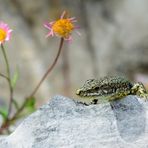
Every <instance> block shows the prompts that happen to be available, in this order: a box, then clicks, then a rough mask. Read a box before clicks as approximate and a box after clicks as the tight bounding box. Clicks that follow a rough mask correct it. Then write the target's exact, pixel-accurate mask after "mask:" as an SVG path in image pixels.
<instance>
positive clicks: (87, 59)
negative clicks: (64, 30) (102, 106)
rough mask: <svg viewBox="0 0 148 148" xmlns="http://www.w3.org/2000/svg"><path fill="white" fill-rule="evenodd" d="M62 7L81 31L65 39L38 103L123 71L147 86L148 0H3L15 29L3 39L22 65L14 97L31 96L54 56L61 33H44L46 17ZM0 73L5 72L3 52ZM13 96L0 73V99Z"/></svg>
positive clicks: (14, 64) (1, 9) (0, 4)
mask: <svg viewBox="0 0 148 148" xmlns="http://www.w3.org/2000/svg"><path fill="white" fill-rule="evenodd" d="M63 10H66V11H68V13H69V15H70V16H71V17H72V16H75V17H76V18H77V19H78V25H79V26H80V30H79V32H80V33H81V36H78V35H77V34H75V33H73V42H72V43H71V44H67V43H65V44H64V47H63V50H62V54H61V56H60V59H59V60H58V63H57V65H56V67H55V69H54V70H53V71H52V73H51V74H50V75H49V76H48V78H47V79H46V81H45V82H44V83H43V85H42V86H41V88H40V89H39V91H38V92H37V94H36V97H37V99H38V102H37V104H38V105H41V104H43V103H45V102H46V101H47V100H48V99H50V98H51V96H54V95H57V94H61V95H65V96H69V97H72V98H73V97H75V90H76V89H77V88H79V87H80V86H81V85H82V84H83V83H84V81H85V80H87V79H90V78H100V77H102V76H106V75H124V76H126V77H128V78H129V79H131V80H132V81H142V82H143V83H144V84H145V86H146V87H148V1H147V0H0V20H3V21H4V22H5V23H8V24H9V26H10V27H11V28H12V29H13V33H12V38H11V40H10V42H7V43H6V44H5V48H6V50H7V54H8V57H9V61H10V65H11V71H12V73H13V72H14V71H15V69H16V68H18V69H19V73H20V76H19V80H18V82H17V86H16V89H15V98H17V99H18V100H20V102H21V100H22V99H23V98H24V97H26V96H28V95H29V94H30V93H31V92H32V91H33V89H34V87H35V86H36V85H37V83H38V82H39V80H40V79H41V77H42V76H43V74H44V72H45V71H46V70H47V68H48V66H49V65H51V63H52V61H53V60H54V58H55V56H56V54H57V51H58V46H59V41H60V40H59V39H58V38H45V36H46V34H47V32H48V30H47V29H45V28H44V27H43V23H44V22H46V21H53V20H56V19H58V18H59V17H60V15H61V13H62V12H63ZM0 72H2V73H4V72H5V67H4V60H3V57H2V55H1V51H0ZM8 97H9V91H8V86H7V82H6V81H5V80H3V79H2V78H0V101H1V104H5V103H6V102H5V100H7V98H8Z"/></svg>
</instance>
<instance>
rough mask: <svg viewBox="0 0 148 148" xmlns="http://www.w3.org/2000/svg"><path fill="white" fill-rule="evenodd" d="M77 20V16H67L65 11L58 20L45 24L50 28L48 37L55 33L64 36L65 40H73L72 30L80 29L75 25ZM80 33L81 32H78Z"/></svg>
mask: <svg viewBox="0 0 148 148" xmlns="http://www.w3.org/2000/svg"><path fill="white" fill-rule="evenodd" d="M75 22H77V20H76V18H75V17H71V18H66V12H65V11H64V12H63V13H62V15H61V17H60V19H58V20H57V21H53V22H50V23H45V24H44V26H45V27H46V28H47V29H48V30H49V33H48V34H47V37H49V36H51V37H53V36H54V35H56V36H59V37H62V38H64V39H65V40H68V41H71V40H72V37H71V34H72V31H73V30H75V29H78V28H79V27H78V26H75V24H74V23H75ZM77 33H78V34H79V32H77Z"/></svg>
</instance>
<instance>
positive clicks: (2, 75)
mask: <svg viewBox="0 0 148 148" xmlns="http://www.w3.org/2000/svg"><path fill="white" fill-rule="evenodd" d="M0 76H1V77H3V78H5V79H6V80H7V81H8V80H9V78H8V77H7V76H5V75H4V74H2V73H0Z"/></svg>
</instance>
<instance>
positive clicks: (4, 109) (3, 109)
mask: <svg viewBox="0 0 148 148" xmlns="http://www.w3.org/2000/svg"><path fill="white" fill-rule="evenodd" d="M0 114H1V115H2V117H3V119H4V120H5V119H6V118H7V115H8V109H7V107H0Z"/></svg>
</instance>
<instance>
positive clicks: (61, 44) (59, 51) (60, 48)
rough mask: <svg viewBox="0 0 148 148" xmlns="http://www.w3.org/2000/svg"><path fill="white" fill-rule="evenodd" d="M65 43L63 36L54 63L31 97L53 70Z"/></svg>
mask: <svg viewBox="0 0 148 148" xmlns="http://www.w3.org/2000/svg"><path fill="white" fill-rule="evenodd" d="M63 43H64V39H63V38H61V41H60V45H59V50H58V53H57V55H56V58H55V60H54V61H53V63H52V65H51V66H50V67H49V68H48V70H47V71H46V73H45V74H44V75H43V77H42V79H41V80H40V82H39V83H38V85H37V86H36V87H35V89H34V90H33V92H32V93H31V95H30V97H32V96H34V95H35V93H36V92H37V90H38V89H39V87H40V86H41V84H42V83H43V81H44V80H45V78H46V77H47V75H48V74H49V73H50V72H51V71H52V69H53V68H54V66H55V65H56V63H57V61H58V58H59V56H60V53H61V50H62V46H63Z"/></svg>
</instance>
